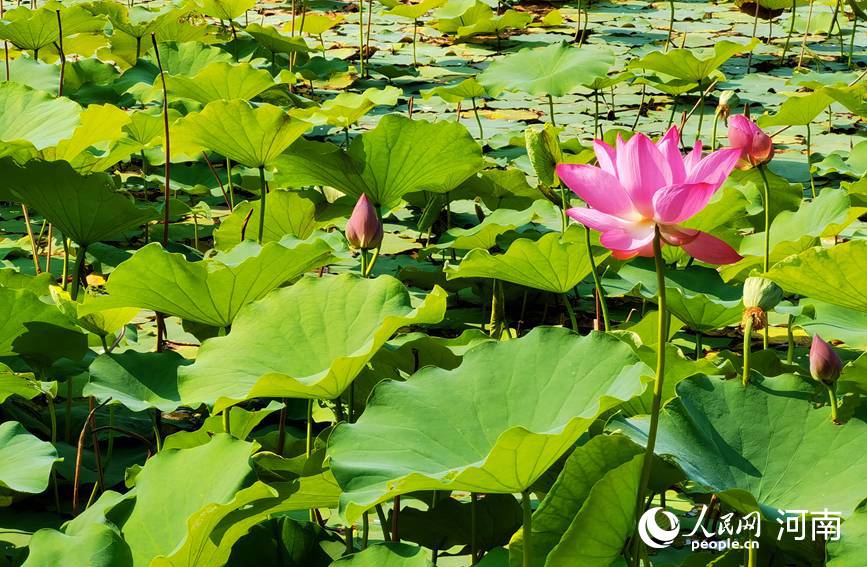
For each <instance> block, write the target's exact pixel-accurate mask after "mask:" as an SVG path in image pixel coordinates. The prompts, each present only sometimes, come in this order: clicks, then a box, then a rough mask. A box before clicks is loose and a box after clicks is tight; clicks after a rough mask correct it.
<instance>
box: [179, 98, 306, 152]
mask: <svg viewBox="0 0 867 567" xmlns="http://www.w3.org/2000/svg"><path fill="white" fill-rule="evenodd" d="M309 128H310V124H308V123H306V122H303V121H301V120H297V119H294V118H292V117H291V116H289V115H288V114H287V113H286V112H284V111H283V110H282V109H281V108H278V107H276V106H273V105H270V104H262V105H259V106H257V107H253V106H252V105H251V104H250V103H249V102H247V101H243V100H233V101H223V100H216V101H213V102H210V103H208V105H207V106H205V108H204V109H203V110H202V111H201V112H196V113H193V114H188V115H187V116H185V117H184V118H182V119H180V120H179V121H178V122H176V123H175V124H174V132H172V148H173V149H174V148H177V151H178V152H179V153H181V154H184V153H185V154H187V155H198V154H199V152H200V151H201V150H202V149H208V150H213V151H215V152H217V153H218V154H220V155H223V156H225V157H227V158H229V159H231V160H232V161H235V162H237V163H240V164H242V165H246V166H247V167H263V166H266V165H270V164H271V162H273V161H274V159H275V158H276V157H277V156H279V155H280V154H282V153H283V151H284V150H286V148H288V147H289V146H290V145H291V144H292V142H294V141H295V140H297V139H298V138H299V137H301V135H302V134H303V133H304V132H306V131H307V130H308V129H309Z"/></svg>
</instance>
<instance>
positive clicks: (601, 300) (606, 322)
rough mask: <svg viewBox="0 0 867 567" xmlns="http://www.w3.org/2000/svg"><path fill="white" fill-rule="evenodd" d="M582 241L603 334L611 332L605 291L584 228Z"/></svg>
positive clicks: (588, 234) (587, 234)
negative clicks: (588, 261)
mask: <svg viewBox="0 0 867 567" xmlns="http://www.w3.org/2000/svg"><path fill="white" fill-rule="evenodd" d="M584 241H585V242H586V243H587V257H588V258H590V273H591V275H592V276H593V287H595V288H596V297H597V298H598V300H599V307H600V308H601V310H602V322H603V324H604V325H605V332H606V333H607V332H608V331H610V330H611V323H610V321H609V319H608V303H607V302H606V301H605V291H604V290H603V289H602V281H601V280H600V279H599V268H598V267H597V266H596V258H594V257H593V246H592V245H591V244H590V229H589V228H587V227H586V226H585V227H584Z"/></svg>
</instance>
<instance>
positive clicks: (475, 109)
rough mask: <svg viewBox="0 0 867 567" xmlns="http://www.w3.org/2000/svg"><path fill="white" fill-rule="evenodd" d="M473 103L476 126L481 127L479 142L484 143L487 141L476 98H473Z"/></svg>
mask: <svg viewBox="0 0 867 567" xmlns="http://www.w3.org/2000/svg"><path fill="white" fill-rule="evenodd" d="M472 101H473V114H474V115H475V116H476V124H478V125H479V140H481V141H482V142H484V141H485V130H484V128H482V119H481V118H479V108H478V106H476V97H473V98H472Z"/></svg>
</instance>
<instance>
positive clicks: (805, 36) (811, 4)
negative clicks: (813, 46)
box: [796, 0, 813, 69]
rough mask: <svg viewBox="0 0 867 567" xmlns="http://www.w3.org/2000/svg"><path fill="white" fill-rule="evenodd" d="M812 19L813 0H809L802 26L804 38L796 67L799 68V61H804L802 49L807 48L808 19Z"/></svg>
mask: <svg viewBox="0 0 867 567" xmlns="http://www.w3.org/2000/svg"><path fill="white" fill-rule="evenodd" d="M812 19H813V0H810V7H809V9H808V10H807V26H806V27H805V28H804V40H803V41H802V42H801V53H800V54H799V55H798V66H797V67H796V68H797V69H800V68H801V63H803V62H804V51H805V50H806V49H807V36H808V35H809V34H810V21H811V20H812Z"/></svg>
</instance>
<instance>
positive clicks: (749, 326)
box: [741, 317, 753, 386]
mask: <svg viewBox="0 0 867 567" xmlns="http://www.w3.org/2000/svg"><path fill="white" fill-rule="evenodd" d="M752 335H753V318H752V317H747V322H746V323H744V371H743V376H741V381H742V382H743V384H744V386H747V385H749V383H750V355H751V354H752V352H751V347H750V339H751V338H752Z"/></svg>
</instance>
